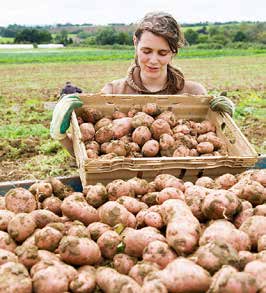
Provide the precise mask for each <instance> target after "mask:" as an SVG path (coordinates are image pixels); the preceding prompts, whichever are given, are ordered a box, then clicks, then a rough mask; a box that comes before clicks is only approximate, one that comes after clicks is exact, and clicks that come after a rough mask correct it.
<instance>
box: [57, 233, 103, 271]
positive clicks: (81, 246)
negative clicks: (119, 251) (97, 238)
mask: <svg viewBox="0 0 266 293" xmlns="http://www.w3.org/2000/svg"><path fill="white" fill-rule="evenodd" d="M59 253H60V258H61V259H62V260H63V261H64V262H66V263H68V264H71V265H79V266H80V265H95V264H96V263H98V261H99V260H100V258H101V251H100V248H99V247H98V245H97V244H96V243H95V242H94V241H93V240H91V239H89V238H85V237H83V238H78V237H77V236H64V237H63V238H62V239H61V241H60V243H59Z"/></svg>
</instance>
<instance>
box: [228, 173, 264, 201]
mask: <svg viewBox="0 0 266 293" xmlns="http://www.w3.org/2000/svg"><path fill="white" fill-rule="evenodd" d="M230 190H231V191H233V192H234V193H235V194H236V195H237V196H238V197H239V198H241V199H244V200H247V201H249V202H250V203H252V205H253V206H256V205H261V204H263V203H264V202H265V201H266V192H265V189H264V187H263V185H261V184H260V183H259V182H257V181H254V180H250V179H248V178H242V179H240V180H239V181H238V182H237V183H236V184H235V185H234V186H232V187H231V188H230Z"/></svg>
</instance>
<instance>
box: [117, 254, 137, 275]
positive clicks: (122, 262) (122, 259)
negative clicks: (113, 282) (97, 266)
mask: <svg viewBox="0 0 266 293" xmlns="http://www.w3.org/2000/svg"><path fill="white" fill-rule="evenodd" d="M137 261H138V259H137V258H136V257H132V256H129V255H127V254H125V253H118V254H116V255H115V256H114V258H113V264H114V269H115V270H116V271H117V272H118V273H120V274H124V275H128V273H129V271H130V270H131V268H132V267H133V266H134V265H135V264H136V263H137Z"/></svg>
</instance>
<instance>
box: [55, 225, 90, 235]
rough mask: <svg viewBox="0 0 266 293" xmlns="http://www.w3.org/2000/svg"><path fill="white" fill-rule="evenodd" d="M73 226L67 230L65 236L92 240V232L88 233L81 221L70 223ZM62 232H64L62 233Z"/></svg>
mask: <svg viewBox="0 0 266 293" xmlns="http://www.w3.org/2000/svg"><path fill="white" fill-rule="evenodd" d="M70 223H71V224H70V225H69V226H68V227H67V228H66V227H65V230H66V231H64V232H65V233H64V235H71V236H77V237H88V238H90V232H89V231H88V229H87V227H86V226H84V224H83V223H82V222H80V221H74V222H70ZM60 232H62V231H60Z"/></svg>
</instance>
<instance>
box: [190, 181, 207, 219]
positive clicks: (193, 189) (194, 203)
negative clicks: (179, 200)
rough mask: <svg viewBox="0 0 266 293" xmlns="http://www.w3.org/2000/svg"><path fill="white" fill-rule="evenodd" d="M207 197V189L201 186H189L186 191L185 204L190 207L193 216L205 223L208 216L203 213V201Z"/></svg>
mask: <svg viewBox="0 0 266 293" xmlns="http://www.w3.org/2000/svg"><path fill="white" fill-rule="evenodd" d="M206 195H207V189H206V188H204V187H201V186H194V185H192V186H189V187H187V188H186V191H185V202H186V204H187V205H188V206H189V208H190V210H191V211H192V214H193V215H194V216H195V217H196V218H197V219H198V220H199V221H205V220H206V216H205V215H204V214H203V211H202V204H203V200H204V198H205V197H206Z"/></svg>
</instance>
